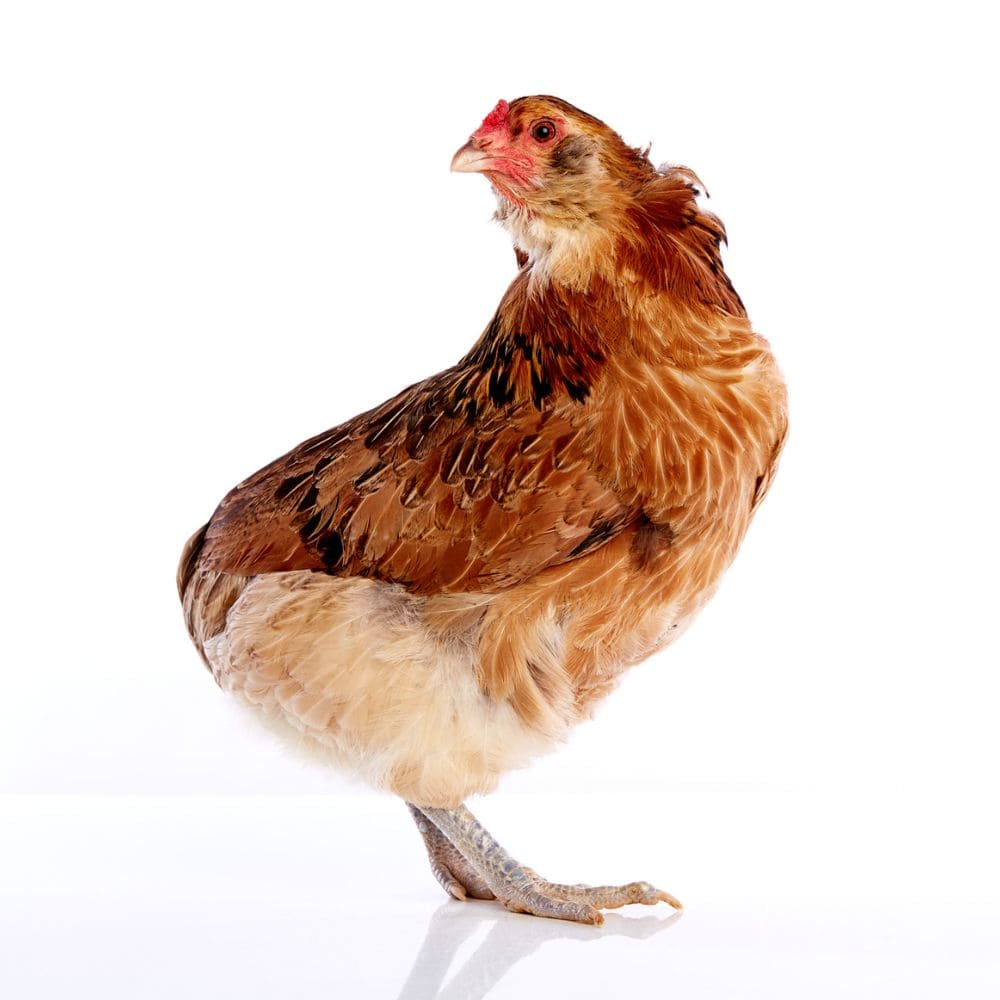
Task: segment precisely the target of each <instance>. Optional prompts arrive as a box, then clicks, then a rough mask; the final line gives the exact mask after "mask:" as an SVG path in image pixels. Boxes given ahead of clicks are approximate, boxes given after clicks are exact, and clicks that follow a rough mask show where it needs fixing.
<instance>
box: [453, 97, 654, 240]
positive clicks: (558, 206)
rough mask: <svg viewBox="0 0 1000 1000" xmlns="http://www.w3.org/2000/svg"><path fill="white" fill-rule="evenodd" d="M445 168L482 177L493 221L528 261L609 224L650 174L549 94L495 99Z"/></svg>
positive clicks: (642, 162) (634, 154) (591, 121)
mask: <svg viewBox="0 0 1000 1000" xmlns="http://www.w3.org/2000/svg"><path fill="white" fill-rule="evenodd" d="M451 169H452V170H454V171H458V172H461V173H481V174H485V175H486V177H487V178H488V179H489V181H490V183H491V184H492V185H493V189H494V191H495V192H496V194H497V200H498V208H497V218H498V219H499V220H500V221H501V222H502V223H503V224H504V225H505V226H506V227H507V228H508V229H509V230H510V231H511V233H512V234H513V236H514V240H515V243H516V244H517V245H518V246H519V247H520V248H522V249H523V250H524V251H525V252H526V253H527V254H528V255H529V256H530V257H531V258H532V259H535V260H538V259H539V258H541V257H546V256H549V255H550V252H551V250H552V249H553V247H554V246H555V245H557V244H559V243H560V242H565V239H566V238H567V237H570V238H571V239H572V240H573V242H574V244H575V250H576V251H577V252H579V251H580V249H581V247H580V242H581V239H583V240H584V241H586V240H587V238H588V237H587V232H588V230H589V231H590V235H592V236H594V237H597V236H599V235H600V234H602V233H603V234H605V235H606V233H607V232H608V231H609V230H610V229H612V228H613V227H614V222H615V220H614V218H613V217H614V216H615V215H620V213H621V211H622V209H623V207H624V206H625V204H626V203H627V201H628V200H629V196H630V193H631V192H634V191H637V190H638V189H639V188H640V187H641V186H642V184H643V183H644V182H645V181H647V180H649V178H650V176H652V175H653V174H654V173H655V171H654V170H653V167H652V165H651V164H650V163H649V161H648V160H647V158H646V157H645V155H644V154H643V153H641V152H640V151H639V150H636V149H633V148H631V147H630V146H628V145H626V143H625V142H624V141H623V140H622V139H621V137H620V136H619V135H618V134H617V133H616V132H614V131H613V130H612V129H610V128H608V126H607V125H605V124H604V123H603V122H601V121H599V120H598V119H597V118H594V117H593V116H592V115H588V114H587V113H586V112H584V111H581V110H580V109H579V108H575V107H573V105H572V104H568V103H567V102H565V101H562V100H559V99H558V98H555V97H519V98H518V99H517V100H516V101H513V102H512V103H510V104H508V103H507V102H506V101H500V102H499V103H498V104H497V106H496V107H495V108H494V109H493V110H492V111H491V112H490V113H489V114H488V115H487V116H486V117H485V118H484V119H483V123H482V124H481V125H480V126H479V128H478V129H476V131H475V132H473V133H472V135H471V136H470V137H469V141H468V142H467V143H466V144H465V145H464V146H462V148H461V149H459V150H458V152H456V153H455V156H454V158H453V159H452V162H451Z"/></svg>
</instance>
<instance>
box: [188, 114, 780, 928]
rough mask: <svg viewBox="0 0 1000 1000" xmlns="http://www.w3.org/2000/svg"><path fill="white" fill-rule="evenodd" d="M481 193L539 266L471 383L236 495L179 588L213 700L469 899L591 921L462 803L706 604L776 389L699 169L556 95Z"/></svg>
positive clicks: (582, 712)
mask: <svg viewBox="0 0 1000 1000" xmlns="http://www.w3.org/2000/svg"><path fill="white" fill-rule="evenodd" d="M452 169H453V170H456V171H463V172H478V173H483V174H485V175H486V176H487V178H488V179H489V180H490V182H491V184H492V185H493V188H494V190H495V192H496V195H497V202H498V208H497V218H498V219H499V221H500V222H501V223H502V224H503V225H504V226H505V227H506V228H507V229H508V230H509V231H510V233H511V234H512V236H513V239H514V243H515V249H516V252H517V257H518V262H519V264H520V270H519V271H518V273H517V276H516V277H515V278H514V280H513V282H512V283H511V285H510V287H509V288H508V290H507V292H506V293H505V294H504V296H503V299H502V300H501V302H500V305H499V307H498V308H497V311H496V313H495V315H494V316H493V318H492V319H491V320H490V322H489V325H488V326H487V327H486V330H485V332H484V333H483V335H482V336H481V337H480V338H479V340H478V342H477V343H476V344H475V346H474V347H473V348H472V350H471V351H470V352H469V354H467V355H466V357H465V358H463V359H462V360H461V361H460V362H459V363H458V364H457V365H455V366H454V367H453V368H450V369H448V370H447V371H444V372H441V373H440V374H438V375H434V376H432V377H431V378H428V379H425V380H424V381H423V382H419V383H417V384H416V385H413V386H411V387H410V388H408V389H405V390H404V391H403V392H401V393H400V394H399V395H398V396H396V397H394V398H393V399H390V400H389V401H388V402H386V403H383V404H382V405H381V406H379V407H376V408H375V409H373V410H370V411H369V412H367V413H363V414H361V415H360V416H358V417H355V418H354V419H353V420H349V421H347V422H346V423H344V424H341V425H340V426H339V427H336V428H334V429H333V430H330V431H327V432H325V433H323V434H320V435H319V436H317V437H315V438H313V439H311V440H309V441H306V442H305V443H304V444H301V445H299V446H298V447H297V448H295V449H293V450H292V451H290V452H289V453H288V454H287V455H285V456H284V457H283V458H279V459H278V460H277V461H275V462H272V463H271V464H270V465H268V466H266V467H265V468H263V469H261V470H260V471H259V472H257V473H256V474H254V475H253V476H251V477H250V478H249V479H247V480H246V481H245V482H243V483H241V484H240V485H239V486H237V487H236V488H235V489H234V490H233V491H232V492H231V493H230V494H229V495H228V496H227V497H226V498H225V499H224V500H223V501H222V503H221V504H220V505H219V507H218V509H217V510H216V512H215V514H214V515H213V516H212V518H211V520H210V521H209V522H208V524H207V525H206V526H205V527H203V528H202V529H201V530H200V531H199V532H198V533H197V534H195V535H194V537H193V538H192V539H191V540H190V541H189V542H188V544H187V547H186V548H185V550H184V554H183V557H182V559H181V564H180V569H179V573H178V585H179V589H180V594H181V600H182V602H183V606H184V614H185V618H186V621H187V626H188V629H189V631H190V633H191V636H192V638H193V639H194V642H195V644H196V645H197V647H198V649H199V650H200V652H201V654H202V656H203V658H204V660H205V663H206V664H207V665H208V667H209V669H210V670H211V671H212V674H213V675H214V677H215V679H216V681H217V682H218V683H219V685H220V686H221V687H222V688H224V689H225V690H227V691H231V692H232V693H233V694H234V695H236V696H237V698H239V699H240V700H241V701H243V702H244V703H246V704H247V705H249V706H251V707H252V708H253V709H255V710H256V711H257V712H258V713H259V715H260V716H261V718H262V719H263V720H264V721H265V722H266V723H267V724H268V725H269V726H270V727H271V728H272V729H274V730H276V731H278V732H280V733H281V734H283V735H284V736H286V737H288V738H290V739H292V740H293V741H295V742H296V743H297V744H298V745H300V746H302V747H304V748H307V749H311V750H312V751H314V752H315V754H318V755H319V756H320V757H322V758H324V759H326V760H329V761H330V762H332V763H335V764H337V765H339V766H341V767H345V768H347V769H349V770H350V771H352V772H353V773H355V774H357V775H360V776H361V777H363V778H364V779H366V780H368V781H369V782H371V783H372V784H373V785H375V786H378V787H380V788H385V789H388V790H390V791H392V792H394V793H395V794H397V795H399V796H401V797H402V798H403V799H405V800H406V802H407V803H408V804H409V808H410V811H411V813H412V814H413V816H414V818H415V819H416V822H417V826H418V828H419V829H420V832H421V833H422V835H423V837H424V840H425V842H426V845H427V850H428V854H429V856H430V860H431V867H432V869H433V871H434V874H435V875H436V876H437V878H438V879H439V881H440V882H441V884H442V885H443V886H444V888H445V889H446V890H447V891H448V892H450V893H451V894H452V895H454V896H456V897H458V898H465V897H466V895H472V896H476V897H479V898H494V897H495V898H497V899H499V900H500V901H501V902H502V903H503V904H504V905H506V906H507V907H508V908H509V909H513V910H518V911H523V912H528V913H535V914H538V915H542V916H550V917H561V918H565V919H572V920H579V921H585V922H590V923H600V922H601V920H602V917H601V913H600V910H601V909H602V908H608V907H615V906H621V905H623V904H625V903H633V902H641V903H654V902H656V901H657V900H663V901H666V902H668V903H670V904H672V905H674V906H679V905H680V904H679V903H678V902H677V901H676V900H675V899H674V898H673V897H672V896H670V895H668V894H667V893H665V892H661V891H659V890H657V889H655V888H653V887H652V886H651V885H649V884H648V883H645V882H634V883H631V884H629V885H625V886H604V887H596V888H590V887H586V886H566V885H557V884H554V883H551V882H547V881H546V880H544V879H542V878H541V877H540V876H538V875H537V874H536V873H535V872H534V871H532V870H531V869H530V868H527V867H524V866H522V865H520V864H518V863H517V862H515V861H514V860H513V859H512V858H511V857H510V856H509V855H507V854H506V853H505V852H504V851H503V849H502V848H501V847H500V846H499V845H498V844H497V843H496V841H494V840H493V839H492V837H490V835H489V834H488V833H487V832H486V831H485V830H484V829H483V828H482V827H481V826H480V825H479V824H478V823H477V821H476V820H475V818H474V817H473V816H472V814H471V813H470V812H469V811H468V810H467V809H466V808H465V806H464V805H463V802H464V800H465V799H466V798H467V797H468V796H470V795H473V794H476V793H482V792H488V791H490V790H491V789H493V788H494V787H495V786H496V784H497V780H498V778H499V777H500V775H501V774H503V773H504V772H505V771H508V770H510V769H511V768H516V767H520V766H522V765H524V764H525V763H527V762H528V761H529V760H530V759H531V758H532V757H533V756H535V755H537V754H541V753H544V752H546V751H548V750H551V749H552V748H553V747H554V746H555V745H556V744H558V743H559V741H560V740H562V739H563V738H564V737H565V736H566V734H567V733H568V732H569V731H570V729H571V728H572V727H573V726H574V725H575V724H576V723H577V722H579V721H580V720H581V719H584V718H585V717H587V716H588V715H589V714H590V713H591V712H592V710H593V708H594V706H595V705H596V703H597V701H598V700H599V699H600V698H602V697H603V696H604V695H606V694H607V693H608V691H609V690H610V689H611V688H612V687H613V686H614V684H615V682H616V680H617V679H618V677H619V675H620V674H621V672H622V671H623V670H624V669H625V668H626V667H628V666H629V665H631V664H633V663H636V662H638V661H640V660H642V659H644V658H646V657H647V656H649V655H650V654H651V653H653V652H655V651H657V650H659V649H662V648H663V647H664V646H665V645H667V644H668V643H669V642H671V641H672V640H673V639H674V638H676V636H678V635H679V634H680V633H681V631H682V630H683V629H684V627H685V626H686V625H687V624H688V622H690V621H691V619H692V617H693V616H694V615H695V614H696V613H697V612H698V610H699V609H700V608H701V607H702V605H703V604H704V603H705V602H706V601H707V600H708V598H709V597H710V596H711V594H712V593H713V591H714V590H715V587H716V585H717V583H718V581H719V577H720V575H721V573H722V572H723V570H724V569H725V568H726V566H727V565H728V564H729V562H730V561H731V560H732V558H733V556H734V555H735V553H736V550H737V547H738V546H739V544H740V541H741V540H742V538H743V535H744V533H745V532H746V529H747V525H748V524H749V521H750V517H751V515H752V514H753V512H754V510H755V509H756V508H757V505H758V504H759V503H760V501H761V499H762V498H763V496H764V494H765V492H766V491H767V489H768V486H769V485H770V482H771V478H772V476H773V474H774V469H775V463H776V460H777V457H778V453H779V451H780V449H781V445H782V441H783V439H784V435H785V426H786V402H785V389H784V385H783V383H782V379H781V376H780V374H779V372H778V370H777V368H776V366H775V362H774V360H773V358H772V356H771V353H770V350H769V348H768V345H767V343H766V342H765V341H764V340H763V339H761V338H760V337H759V336H757V335H756V334H754V332H753V330H752V329H751V327H750V323H749V322H748V320H747V318H746V314H745V312H744V309H743V306H742V303H741V302H740V299H739V297H738V296H737V294H736V292H735V291H734V290H733V287H732V285H731V284H730V282H729V280H728V279H727V277H726V275H725V272H724V271H723V269H722V264H721V261H720V244H721V242H722V240H723V239H724V230H723V227H722V225H721V223H720V222H719V220H718V219H716V218H715V217H714V216H712V215H709V214H707V213H705V212H704V211H702V210H701V209H700V208H699V206H698V204H697V201H696V195H697V194H698V190H697V186H696V183H697V181H696V178H695V177H694V175H693V174H692V173H691V172H690V171H688V170H686V169H684V168H679V167H673V168H663V169H657V168H655V167H654V166H653V165H652V164H651V163H650V161H649V159H648V157H647V155H646V154H645V153H644V152H642V151H640V150H638V149H634V148H632V147H630V146H628V145H626V143H625V142H623V141H622V139H621V138H620V137H619V136H618V135H617V134H616V133H615V132H613V131H612V130H611V129H610V128H608V127H607V126H606V125H604V124H603V123H602V122H600V121H598V120H597V119H596V118H593V117H591V116H590V115H588V114H585V113H584V112H582V111H580V110H578V109H577V108H574V107H573V106H572V105H570V104H567V103H566V102H565V101H561V100H558V99H556V98H553V97H522V98H519V99H518V100H516V101H514V102H513V103H511V104H507V103H506V102H505V101H500V103H499V104H497V106H496V107H495V108H494V109H493V110H492V111H491V112H490V114H489V115H487V117H486V119H485V120H484V121H483V123H482V125H481V126H480V127H479V129H478V130H477V131H476V132H475V133H473V135H472V137H471V138H470V139H469V141H468V143H466V145H464V146H463V147H462V148H461V149H459V151H458V152H457V153H456V154H455V157H454V160H453V161H452Z"/></svg>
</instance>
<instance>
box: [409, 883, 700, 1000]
mask: <svg viewBox="0 0 1000 1000" xmlns="http://www.w3.org/2000/svg"><path fill="white" fill-rule="evenodd" d="M681 916H682V911H679V910H666V908H664V915H663V916H652V915H650V916H645V917H625V916H622V915H621V914H620V913H606V914H605V915H604V926H603V927H592V926H589V925H586V924H574V923H568V922H567V921H564V920H546V919H543V918H539V917H527V916H525V915H523V914H520V913H510V912H508V911H507V910H504V909H503V908H502V907H500V906H498V905H496V904H492V905H491V904H479V903H457V902H454V901H449V902H445V903H443V904H442V905H441V906H439V907H438V908H437V909H436V910H435V911H434V913H433V914H432V915H431V919H430V922H429V923H428V925H427V935H426V937H425V938H424V943H423V944H422V945H421V947H420V951H419V952H418V953H417V957H416V958H415V959H414V962H413V969H412V970H411V972H410V975H409V977H408V978H407V980H406V983H405V985H404V986H403V990H402V992H401V993H400V994H399V1000H480V998H482V997H485V996H487V995H488V994H489V993H490V992H491V991H492V989H493V987H494V986H496V984H497V983H498V982H499V981H500V980H501V978H503V976H504V975H505V974H506V973H507V972H508V971H509V970H510V969H512V968H513V967H514V966H515V965H517V963H518V962H520V961H521V960H522V959H524V958H527V957H528V956H529V955H531V954H532V953H533V952H535V951H537V950H538V949H539V948H540V947H541V946H542V945H543V944H545V942H547V941H556V940H568V941H596V940H598V939H600V938H607V937H614V936H620V937H628V938H634V939H642V938H648V937H652V936H653V935H654V934H659V933H660V932H661V931H665V930H666V929H667V928H668V927H671V926H673V925H674V924H675V923H676V922H677V921H678V920H679V919H680V918H681ZM484 923H492V925H493V926H492V927H491V928H490V930H489V932H488V933H487V935H486V937H485V938H484V939H483V941H482V943H481V944H480V945H479V947H478V948H477V949H476V950H475V951H474V952H473V953H472V955H470V956H469V957H468V958H467V959H466V961H465V962H464V963H463V964H462V965H461V967H460V968H459V969H458V971H457V972H456V973H455V974H454V976H452V978H451V979H450V981H449V982H448V984H447V985H446V986H445V985H444V980H445V976H446V975H447V974H448V971H449V969H450V968H451V965H452V962H453V961H454V959H455V955H456V953H457V952H458V950H459V948H460V947H461V945H462V944H463V942H465V941H467V940H469V938H470V937H472V936H473V934H474V933H475V932H476V930H478V929H479V928H480V927H481V926H482V925H483V924H484Z"/></svg>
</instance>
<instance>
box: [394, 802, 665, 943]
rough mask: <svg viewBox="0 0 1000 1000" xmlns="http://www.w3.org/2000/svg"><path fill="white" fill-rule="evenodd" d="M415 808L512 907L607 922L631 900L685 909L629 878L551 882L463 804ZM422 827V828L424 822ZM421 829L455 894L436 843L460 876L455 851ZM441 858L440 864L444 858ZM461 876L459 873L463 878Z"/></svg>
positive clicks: (481, 880) (563, 917)
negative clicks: (623, 881) (608, 915)
mask: <svg viewBox="0 0 1000 1000" xmlns="http://www.w3.org/2000/svg"><path fill="white" fill-rule="evenodd" d="M410 810H411V812H412V813H413V814H414V817H415V818H416V816H417V815H422V816H423V817H425V818H426V819H428V820H430V821H431V823H432V824H433V825H434V827H436V828H437V830H438V831H439V832H440V834H441V835H442V837H443V839H444V841H445V842H446V843H447V845H448V848H450V849H451V851H453V852H455V853H457V854H458V855H459V856H460V857H461V858H463V859H464V861H465V862H466V868H465V869H464V872H465V877H468V875H469V873H470V870H471V872H474V873H475V874H476V875H477V876H478V880H479V884H480V885H485V887H487V888H488V889H489V890H490V892H491V893H492V895H493V896H494V897H495V898H497V899H499V900H500V901H501V902H502V903H503V905H504V906H505V907H506V908H507V909H508V910H513V911H514V912H516V913H532V914H534V915H535V916H538V917H552V918H554V919H557V920H575V921H577V922H579V923H584V924H601V923H603V922H604V917H603V916H602V915H601V910H609V909H615V908H616V907H619V906H625V905H626V904H628V903H645V904H647V905H653V904H655V903H658V902H664V903H669V904H670V905H671V906H673V907H674V908H675V909H678V910H679V909H681V908H682V907H681V904H680V903H679V902H678V901H677V900H676V899H675V898H674V897H673V896H671V895H670V893H667V892H663V891H662V890H660V889H657V888H655V887H654V886H652V885H650V884H649V883H648V882H630V883H628V884H627V885H620V886H613V885H603V886H586V885H562V884H560V883H558V882H549V881H547V880H546V879H543V878H542V877H541V876H539V875H538V873H537V872H535V871H533V870H532V869H531V868H527V867H526V866H524V865H522V864H520V863H519V862H518V861H515V860H514V858H512V857H511V856H510V855H509V854H508V853H507V852H506V851H505V850H504V849H503V848H502V847H501V846H500V845H499V844H498V843H497V842H496V841H495V840H494V839H493V837H492V836H491V835H490V834H489V832H488V831H487V830H486V829H485V828H484V827H483V826H482V824H480V822H479V821H478V820H477V819H476V817H475V816H473V815H472V813H471V812H469V810H468V809H467V808H466V807H465V806H460V807H459V808H458V809H432V808H426V809H418V808H417V807H416V806H412V805H411V806H410ZM417 826H418V829H419V828H420V823H419V821H418V823H417ZM421 833H423V834H424V840H425V843H427V844H428V854H430V855H431V868H432V869H433V870H434V874H435V875H436V876H437V878H438V881H439V882H441V884H442V885H443V886H444V887H445V889H446V890H447V891H449V892H451V894H452V895H456V893H455V892H454V891H453V889H452V887H451V886H450V885H449V884H448V882H447V880H446V879H442V876H441V875H440V874H439V873H438V869H437V868H435V863H436V862H435V854H434V853H433V852H432V848H431V844H432V842H433V843H434V844H435V846H436V847H438V848H439V853H438V855H437V856H438V858H440V857H441V856H442V853H441V851H443V852H444V856H445V857H446V858H448V859H450V861H449V862H446V864H445V867H446V869H447V871H449V872H450V873H451V874H452V875H453V876H456V875H457V873H456V872H455V869H454V868H453V867H452V862H453V861H454V855H453V854H450V853H447V849H444V848H441V847H440V842H439V841H436V840H434V841H432V840H431V839H429V835H428V834H426V833H424V831H423V830H421ZM430 836H431V837H432V836H433V835H432V834H431V835H430ZM437 863H438V865H440V861H438V862H437ZM461 878H462V877H461V876H459V880H461ZM462 884H464V882H463V883H462ZM466 888H468V886H467V885H466ZM459 898H462V897H459Z"/></svg>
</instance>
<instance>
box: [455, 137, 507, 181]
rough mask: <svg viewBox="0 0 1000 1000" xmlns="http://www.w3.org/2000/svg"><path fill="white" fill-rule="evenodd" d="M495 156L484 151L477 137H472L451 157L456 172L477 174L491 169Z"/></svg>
mask: <svg viewBox="0 0 1000 1000" xmlns="http://www.w3.org/2000/svg"><path fill="white" fill-rule="evenodd" d="M495 162H496V161H495V159H494V157H492V156H490V155H489V154H488V153H486V152H484V151H483V150H482V149H481V148H480V146H479V144H478V143H477V142H476V140H475V139H470V140H469V141H468V142H467V143H466V144H465V145H464V146H463V147H462V148H461V149H460V150H458V152H457V153H455V155H454V156H453V157H452V158H451V169H452V171H453V172H454V173H456V174H477V173H482V172H483V171H484V170H489V169H490V167H491V166H492V165H493V164H494V163H495Z"/></svg>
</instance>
